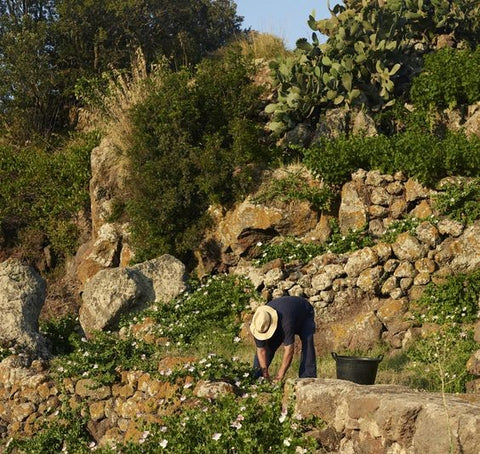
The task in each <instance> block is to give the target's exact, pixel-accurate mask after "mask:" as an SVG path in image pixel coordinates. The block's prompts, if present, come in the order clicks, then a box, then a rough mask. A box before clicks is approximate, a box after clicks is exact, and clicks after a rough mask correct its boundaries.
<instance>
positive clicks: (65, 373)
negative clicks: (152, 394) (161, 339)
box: [51, 332, 160, 384]
mask: <svg viewBox="0 0 480 454" xmlns="http://www.w3.org/2000/svg"><path fill="white" fill-rule="evenodd" d="M70 343H71V344H72V345H73V351H72V352H71V353H68V354H66V355H61V356H57V357H56V358H55V359H54V360H53V362H52V369H51V373H52V375H53V376H54V377H55V378H56V380H58V381H61V379H62V378H64V377H83V378H90V379H93V380H95V381H96V382H98V383H99V384H111V383H114V382H116V381H117V380H118V378H119V369H118V367H119V366H121V367H122V369H123V370H130V369H133V370H135V369H139V370H143V371H145V372H152V373H153V372H155V371H156V363H155V359H157V360H159V359H160V356H159V354H160V353H159V352H157V351H156V349H155V346H154V345H151V344H148V343H146V342H145V341H141V340H135V339H134V338H130V337H127V338H124V337H120V336H119V335H118V333H111V332H108V333H107V332H99V333H97V334H96V335H95V336H94V337H93V338H92V339H89V340H87V339H85V338H79V337H76V336H71V337H70Z"/></svg>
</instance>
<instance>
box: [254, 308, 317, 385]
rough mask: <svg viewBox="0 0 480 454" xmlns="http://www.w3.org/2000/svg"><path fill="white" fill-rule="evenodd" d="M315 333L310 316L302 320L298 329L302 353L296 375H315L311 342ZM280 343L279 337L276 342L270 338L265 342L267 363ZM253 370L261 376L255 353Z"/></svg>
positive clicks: (315, 363) (256, 374)
mask: <svg viewBox="0 0 480 454" xmlns="http://www.w3.org/2000/svg"><path fill="white" fill-rule="evenodd" d="M314 334H315V321H314V319H313V316H312V317H308V318H306V319H305V321H304V322H303V325H302V328H301V331H300V334H299V336H300V340H301V342H302V353H301V358H300V367H299V369H298V376H299V377H300V378H310V377H313V378H315V377H316V376H317V358H316V355H315V345H314V342H313V336H314ZM281 345H282V340H281V339H279V340H277V341H276V342H275V341H273V340H272V339H270V340H268V341H267V342H266V346H265V348H266V349H267V365H268V366H270V364H271V362H272V361H273V358H274V356H275V352H276V351H277V350H278V348H279V347H280V346H281ZM253 370H254V374H255V377H256V378H259V377H261V376H262V371H261V369H260V363H259V362H258V357H257V354H256V353H255V356H254V358H253Z"/></svg>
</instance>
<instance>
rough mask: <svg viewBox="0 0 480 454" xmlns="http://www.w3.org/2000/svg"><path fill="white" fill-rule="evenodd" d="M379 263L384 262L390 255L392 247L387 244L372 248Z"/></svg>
mask: <svg viewBox="0 0 480 454" xmlns="http://www.w3.org/2000/svg"><path fill="white" fill-rule="evenodd" d="M372 249H373V250H374V252H375V253H376V254H377V256H378V260H379V261H380V262H381V263H384V262H386V261H387V260H388V259H389V258H390V257H391V255H392V246H391V245H390V244H388V243H377V244H375V246H373V247H372Z"/></svg>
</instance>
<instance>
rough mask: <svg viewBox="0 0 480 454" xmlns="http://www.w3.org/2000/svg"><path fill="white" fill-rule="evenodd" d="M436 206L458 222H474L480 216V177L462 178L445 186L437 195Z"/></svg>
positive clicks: (442, 212)
mask: <svg viewBox="0 0 480 454" xmlns="http://www.w3.org/2000/svg"><path fill="white" fill-rule="evenodd" d="M435 207H436V208H437V209H438V210H439V211H440V213H441V214H444V215H446V216H448V217H450V218H451V219H454V220H456V221H458V222H461V223H463V224H471V223H473V222H474V221H475V220H477V219H478V218H479V217H480V179H479V178H474V179H472V180H464V179H460V180H455V181H454V182H453V183H451V184H447V185H445V186H443V187H442V191H441V192H439V193H438V194H437V195H436V197H435Z"/></svg>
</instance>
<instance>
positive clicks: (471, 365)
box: [467, 350, 480, 376]
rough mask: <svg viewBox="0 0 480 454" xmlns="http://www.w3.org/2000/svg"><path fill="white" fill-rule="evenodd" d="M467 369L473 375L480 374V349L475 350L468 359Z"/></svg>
mask: <svg viewBox="0 0 480 454" xmlns="http://www.w3.org/2000/svg"><path fill="white" fill-rule="evenodd" d="M467 371H468V372H470V373H471V374H472V375H476V376H480V350H477V351H475V352H473V353H472V355H471V356H470V358H469V359H468V361H467Z"/></svg>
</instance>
